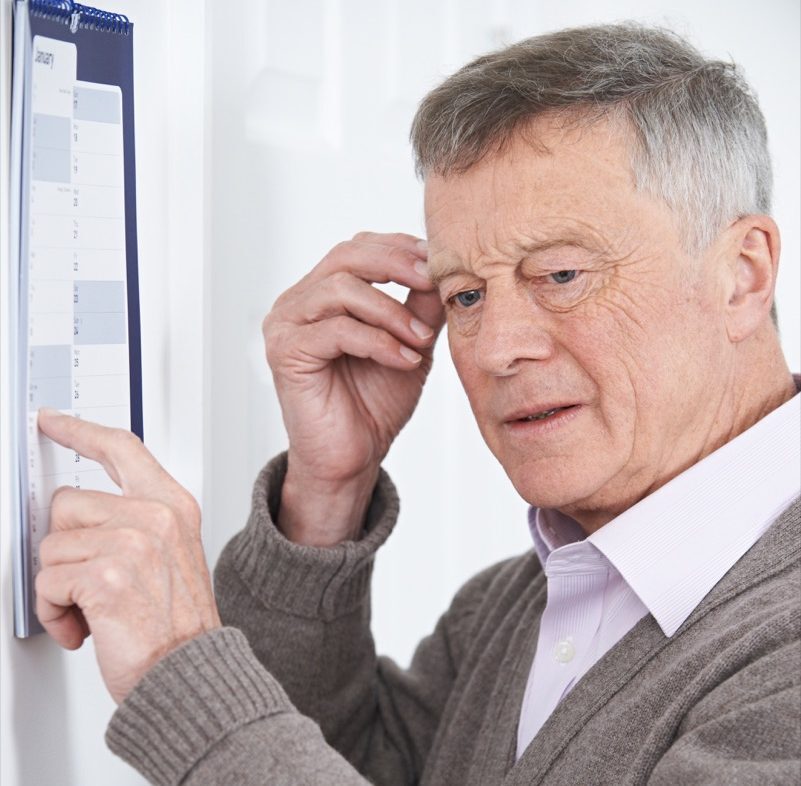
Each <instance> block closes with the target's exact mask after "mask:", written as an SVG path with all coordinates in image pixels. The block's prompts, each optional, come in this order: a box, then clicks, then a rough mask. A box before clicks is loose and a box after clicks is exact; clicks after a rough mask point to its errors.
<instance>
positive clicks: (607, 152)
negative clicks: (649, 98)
mask: <svg viewBox="0 0 801 786" xmlns="http://www.w3.org/2000/svg"><path fill="white" fill-rule="evenodd" d="M532 139H534V140H536V144H532V142H531V140H532ZM425 194H426V195H425V203H426V204H425V209H426V229H427V234H428V241H429V265H430V267H431V272H432V274H433V275H434V276H436V277H439V276H440V275H441V274H442V273H444V272H445V271H446V269H450V268H453V267H465V266H466V267H472V266H473V265H474V264H475V263H477V262H480V261H481V259H482V258H483V257H491V258H493V259H498V258H503V257H506V256H509V257H510V258H512V257H515V256H518V257H519V256H520V255H521V253H525V251H526V250H527V249H529V248H532V247H533V248H537V247H544V248H547V247H549V246H552V245H558V244H570V245H578V246H587V247H590V248H592V249H594V250H602V249H605V248H607V247H610V246H615V245H616V244H618V243H620V242H623V239H624V237H626V236H627V235H629V234H630V228H631V225H632V221H631V219H632V211H634V210H648V209H653V208H654V207H655V206H654V205H653V204H652V203H653V200H650V199H648V198H647V197H645V195H643V194H642V193H638V192H637V191H636V190H635V184H634V178H633V175H632V171H631V164H630V139H629V137H628V134H627V132H626V130H625V129H624V128H622V127H621V124H620V123H617V122H609V121H599V122H596V123H593V124H592V125H589V126H583V127H579V126H577V125H575V124H572V125H569V126H566V125H565V124H564V122H560V121H559V119H558V118H555V119H554V118H547V119H542V118H541V119H538V120H536V121H535V122H534V123H532V124H531V125H530V126H529V127H527V129H526V130H525V132H524V133H522V134H519V135H518V136H517V137H515V138H514V139H513V140H512V142H511V143H510V145H509V146H508V147H507V148H506V149H505V150H504V151H503V152H502V153H501V154H498V155H495V156H492V157H488V158H486V159H483V160H482V161H480V162H479V163H478V164H476V165H474V166H473V167H471V168H470V169H468V170H467V171H466V172H464V173H462V174H458V175H450V176H448V177H444V178H443V177H438V176H430V177H429V178H428V179H427V180H426V189H425ZM658 207H661V205H660V206H658Z"/></svg>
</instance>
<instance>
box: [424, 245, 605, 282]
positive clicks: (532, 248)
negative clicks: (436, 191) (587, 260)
mask: <svg viewBox="0 0 801 786" xmlns="http://www.w3.org/2000/svg"><path fill="white" fill-rule="evenodd" d="M555 248H580V249H584V250H586V251H590V250H592V249H590V248H589V247H588V246H587V245H586V244H585V243H582V242H580V241H578V240H568V239H566V238H559V239H558V240H535V241H531V242H530V243H523V244H521V245H519V246H516V247H515V253H519V254H520V255H521V257H523V258H525V257H526V256H530V255H532V254H538V253H542V252H543V251H551V250H553V249H555ZM522 261H523V260H522V258H521V260H520V262H522ZM520 262H518V264H520ZM429 264H430V263H429ZM469 272H470V271H468V270H467V269H466V268H465V266H464V265H463V264H462V263H461V262H460V261H459V260H458V259H455V258H453V257H451V258H450V259H449V260H448V261H446V262H443V263H442V265H441V266H439V265H437V267H436V270H435V271H433V272H431V274H430V278H431V283H432V284H433V285H434V286H435V287H439V285H440V284H441V283H442V282H443V281H444V280H445V279H446V278H448V277H449V276H453V275H457V274H458V273H469Z"/></svg>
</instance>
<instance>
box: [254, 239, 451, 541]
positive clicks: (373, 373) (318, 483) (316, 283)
mask: <svg viewBox="0 0 801 786" xmlns="http://www.w3.org/2000/svg"><path fill="white" fill-rule="evenodd" d="M426 258H427V254H426V250H425V243H424V242H421V241H420V240H419V239H418V238H415V237H413V236H411V235H404V234H392V235H388V234H376V233H372V232H360V233H359V234H358V235H356V236H354V238H353V240H350V241H347V242H345V243H340V244H339V245H337V246H335V247H334V248H333V249H332V250H331V251H330V252H329V253H328V254H327V255H326V256H325V257H324V258H323V260H322V261H321V262H320V263H319V264H318V265H317V266H316V267H315V268H314V269H313V270H312V271H311V272H310V273H309V274H308V275H306V276H305V277H304V278H303V279H301V281H299V282H298V283H297V284H296V285H295V286H293V287H292V288H290V289H288V290H287V291H286V292H284V293H283V294H282V295H281V296H280V297H279V298H278V300H277V301H276V303H275V305H274V306H273V309H272V311H271V312H270V313H269V314H268V315H267V317H266V318H265V320H264V324H263V330H264V339H265V346H266V350H267V360H268V362H269V364H270V368H271V369H272V372H273V378H274V380H275V387H276V390H277V392H278V398H279V401H280V404H281V410H282V413H283V417H284V424H285V425H286V429H287V432H288V434H289V467H288V470H287V475H286V479H285V481H284V486H283V491H282V496H281V510H280V513H279V516H278V526H279V527H280V529H281V530H282V532H283V533H284V535H286V537H288V538H289V539H290V540H292V541H294V542H296V543H303V544H306V545H313V546H333V545H335V544H337V543H340V542H342V541H344V540H355V539H358V537H359V534H360V533H361V530H362V526H363V522H364V517H365V514H366V512H367V507H368V505H369V502H370V497H371V495H372V491H373V487H374V485H375V482H376V479H377V477H378V469H379V465H380V464H381V461H382V460H383V458H384V456H385V455H386V454H387V451H388V450H389V447H390V445H391V444H392V441H393V440H394V439H395V437H396V436H397V435H398V432H399V431H400V430H401V428H403V426H404V425H405V424H406V422H407V421H408V420H409V417H410V416H411V414H412V412H413V411H414V408H415V406H416V404H417V401H418V399H419V398H420V393H421V392H422V389H423V383H424V382H425V379H426V376H427V374H428V371H429V369H430V368H431V359H432V352H433V345H434V341H435V340H436V336H437V334H438V333H439V330H440V329H441V327H442V324H443V321H444V318H443V310H442V305H441V303H440V300H439V296H438V293H437V292H436V291H435V289H434V287H433V285H432V284H431V282H430V280H429V278H428V274H427V266H426ZM389 281H394V282H396V283H398V284H401V285H403V286H406V287H409V289H410V290H411V291H410V293H409V296H408V298H407V299H406V302H405V303H404V304H401V303H399V302H398V301H397V300H395V299H394V298H392V297H390V296H389V295H387V294H385V293H384V292H382V291H381V290H379V289H377V288H376V287H374V286H372V284H373V283H387V282H389Z"/></svg>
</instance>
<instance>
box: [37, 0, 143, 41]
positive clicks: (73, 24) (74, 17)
mask: <svg viewBox="0 0 801 786" xmlns="http://www.w3.org/2000/svg"><path fill="white" fill-rule="evenodd" d="M30 12H31V13H32V14H36V16H40V17H42V18H43V19H52V20H54V21H57V22H63V23H64V24H67V25H69V26H70V31H71V32H73V33H74V32H75V31H76V30H78V29H81V30H102V31H104V32H107V33H119V34H120V35H128V34H129V33H130V31H131V23H130V22H129V21H128V17H127V16H125V15H124V14H114V13H111V12H109V11H101V10H100V9H99V8H92V7H91V6H88V5H82V4H81V3H73V2H72V0H30Z"/></svg>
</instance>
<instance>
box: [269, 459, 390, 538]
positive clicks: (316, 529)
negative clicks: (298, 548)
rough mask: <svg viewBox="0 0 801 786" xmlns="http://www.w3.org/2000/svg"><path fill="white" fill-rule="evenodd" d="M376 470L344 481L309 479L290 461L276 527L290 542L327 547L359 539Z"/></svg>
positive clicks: (374, 481) (376, 474)
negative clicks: (295, 468)
mask: <svg viewBox="0 0 801 786" xmlns="http://www.w3.org/2000/svg"><path fill="white" fill-rule="evenodd" d="M378 469H379V468H378V467H375V468H370V469H368V470H366V471H365V472H363V473H360V474H359V475H357V476H354V477H351V478H347V479H343V480H327V479H320V478H315V477H311V476H309V475H308V474H306V473H303V472H302V471H299V470H293V466H292V462H291V461H290V463H289V467H288V469H287V474H286V477H285V478H284V483H283V486H282V488H281V507H280V509H279V512H278V519H277V521H276V526H277V527H278V529H279V530H280V531H281V532H282V533H283V535H284V536H285V537H286V538H287V539H288V540H290V541H292V542H293V543H297V544H299V545H303V546H316V547H330V546H336V545H337V544H339V543H342V542H344V541H348V540H359V538H360V537H361V534H362V530H363V529H364V524H365V519H366V517H367V509H368V508H369V506H370V500H371V499H372V496H373V490H374V488H375V484H376V481H377V479H378Z"/></svg>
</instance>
